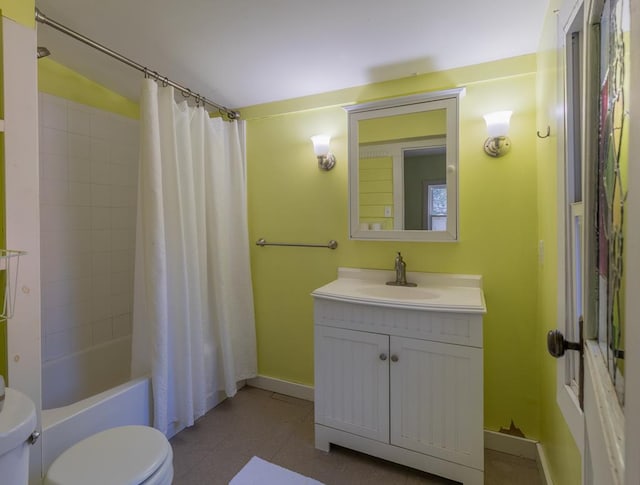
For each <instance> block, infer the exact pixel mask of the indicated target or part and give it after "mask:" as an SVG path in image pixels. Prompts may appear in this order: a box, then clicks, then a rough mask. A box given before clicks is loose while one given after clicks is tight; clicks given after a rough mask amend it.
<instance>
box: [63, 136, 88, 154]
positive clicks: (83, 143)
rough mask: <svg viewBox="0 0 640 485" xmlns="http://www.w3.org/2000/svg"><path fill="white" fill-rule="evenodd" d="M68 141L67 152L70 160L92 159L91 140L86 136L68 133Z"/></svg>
mask: <svg viewBox="0 0 640 485" xmlns="http://www.w3.org/2000/svg"><path fill="white" fill-rule="evenodd" d="M67 140H68V146H67V150H68V155H69V157H70V158H80V159H83V160H90V159H91V138H89V137H88V136H85V135H77V134H75V133H68V134H67Z"/></svg>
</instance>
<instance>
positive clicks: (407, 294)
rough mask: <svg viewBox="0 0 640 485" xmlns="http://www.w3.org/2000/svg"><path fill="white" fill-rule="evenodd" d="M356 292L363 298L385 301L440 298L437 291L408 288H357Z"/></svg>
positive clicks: (383, 286)
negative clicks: (368, 297)
mask: <svg viewBox="0 0 640 485" xmlns="http://www.w3.org/2000/svg"><path fill="white" fill-rule="evenodd" d="M357 291H358V292H359V293H362V294H363V295H364V296H370V297H372V298H383V299H385V300H433V299H435V298H438V297H439V296H440V295H439V294H438V292H437V291H434V290H430V289H427V288H415V287H410V286H388V285H376V286H364V287H361V288H358V289H357Z"/></svg>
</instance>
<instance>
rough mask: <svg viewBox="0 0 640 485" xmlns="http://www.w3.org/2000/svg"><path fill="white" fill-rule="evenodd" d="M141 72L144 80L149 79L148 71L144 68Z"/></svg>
mask: <svg viewBox="0 0 640 485" xmlns="http://www.w3.org/2000/svg"><path fill="white" fill-rule="evenodd" d="M142 72H143V73H144V78H145V79H149V69H147V68H146V67H145V68H144V69H143V70H142Z"/></svg>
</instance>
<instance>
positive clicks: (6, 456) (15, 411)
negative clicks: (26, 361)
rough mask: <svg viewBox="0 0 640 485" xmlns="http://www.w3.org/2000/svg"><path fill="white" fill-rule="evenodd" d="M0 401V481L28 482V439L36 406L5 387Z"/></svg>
mask: <svg viewBox="0 0 640 485" xmlns="http://www.w3.org/2000/svg"><path fill="white" fill-rule="evenodd" d="M4 391H5V393H4V400H1V401H0V406H1V408H0V481H1V482H2V483H11V484H15V485H23V484H26V483H27V482H28V480H29V446H30V444H29V439H30V437H31V434H32V433H33V432H34V431H35V429H36V407H35V405H34V404H33V401H31V399H29V398H28V397H27V396H26V395H25V394H23V393H21V392H20V391H17V390H15V389H11V388H6V389H5V390H4Z"/></svg>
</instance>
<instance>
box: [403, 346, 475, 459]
mask: <svg viewBox="0 0 640 485" xmlns="http://www.w3.org/2000/svg"><path fill="white" fill-rule="evenodd" d="M390 360H391V364H390V376H391V377H390V380H391V384H390V386H391V388H390V391H391V397H390V407H391V444H392V445H396V446H401V447H403V448H407V449H410V450H415V451H418V452H420V453H424V454H426V455H430V456H435V457H438V458H442V459H444V460H449V461H452V462H454V463H461V464H464V465H467V466H470V467H473V468H476V469H478V470H483V469H484V453H483V444H484V441H483V426H482V423H483V398H482V381H483V377H482V349H479V348H476V347H465V346H462V345H453V344H445V343H440V342H431V341H426V340H418V339H408V338H402V337H393V336H392V337H390Z"/></svg>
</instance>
